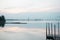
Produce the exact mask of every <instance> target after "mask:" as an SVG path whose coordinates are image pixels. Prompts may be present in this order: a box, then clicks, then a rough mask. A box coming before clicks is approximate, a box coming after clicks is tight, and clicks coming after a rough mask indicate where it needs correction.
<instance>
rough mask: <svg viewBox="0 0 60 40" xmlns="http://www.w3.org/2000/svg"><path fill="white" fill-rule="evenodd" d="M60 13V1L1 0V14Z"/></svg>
mask: <svg viewBox="0 0 60 40" xmlns="http://www.w3.org/2000/svg"><path fill="white" fill-rule="evenodd" d="M48 11H49V12H59V11H60V0H0V13H1V12H2V13H3V12H4V13H21V12H48Z"/></svg>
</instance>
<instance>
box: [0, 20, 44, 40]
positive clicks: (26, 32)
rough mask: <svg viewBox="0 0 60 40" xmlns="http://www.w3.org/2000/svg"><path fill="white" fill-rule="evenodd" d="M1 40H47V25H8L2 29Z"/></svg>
mask: <svg viewBox="0 0 60 40" xmlns="http://www.w3.org/2000/svg"><path fill="white" fill-rule="evenodd" d="M0 40H45V23H39V22H31V21H30V22H27V24H6V25H5V27H4V28H0Z"/></svg>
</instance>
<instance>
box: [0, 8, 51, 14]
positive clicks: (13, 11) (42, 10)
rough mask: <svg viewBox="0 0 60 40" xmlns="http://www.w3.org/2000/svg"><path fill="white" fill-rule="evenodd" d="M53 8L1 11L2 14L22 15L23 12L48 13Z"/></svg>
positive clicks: (8, 9)
mask: <svg viewBox="0 0 60 40" xmlns="http://www.w3.org/2000/svg"><path fill="white" fill-rule="evenodd" d="M51 9H52V8H26V9H25V8H6V9H2V10H0V12H1V13H22V12H46V11H49V10H51Z"/></svg>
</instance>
